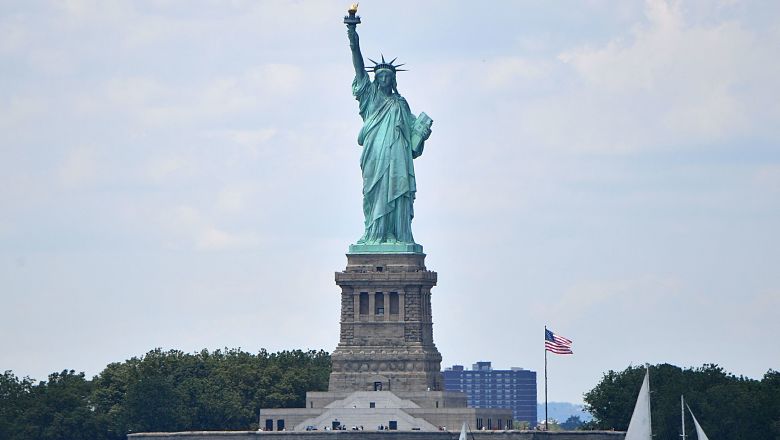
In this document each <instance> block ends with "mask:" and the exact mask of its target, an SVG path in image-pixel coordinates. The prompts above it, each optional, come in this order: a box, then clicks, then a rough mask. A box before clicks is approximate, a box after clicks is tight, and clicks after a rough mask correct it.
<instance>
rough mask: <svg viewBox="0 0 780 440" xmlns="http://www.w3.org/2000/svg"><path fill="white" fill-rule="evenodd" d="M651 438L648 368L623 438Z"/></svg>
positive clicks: (626, 439)
mask: <svg viewBox="0 0 780 440" xmlns="http://www.w3.org/2000/svg"><path fill="white" fill-rule="evenodd" d="M652 438H653V437H652V430H651V428H650V370H648V371H646V372H645V380H644V381H642V388H640V389H639V396H637V398H636V405H635V406H634V413H633V414H632V415H631V421H630V422H628V431H626V437H625V440H652Z"/></svg>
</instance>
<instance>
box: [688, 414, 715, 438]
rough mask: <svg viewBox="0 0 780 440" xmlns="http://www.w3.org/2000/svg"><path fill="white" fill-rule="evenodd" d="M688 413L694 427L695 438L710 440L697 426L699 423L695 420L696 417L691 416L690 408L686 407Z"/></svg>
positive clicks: (699, 426)
mask: <svg viewBox="0 0 780 440" xmlns="http://www.w3.org/2000/svg"><path fill="white" fill-rule="evenodd" d="M688 411H690V413H691V417H693V425H694V426H696V437H697V438H698V439H699V440H710V439H708V438H707V434H705V433H704V430H703V429H701V425H699V421H698V420H696V416H695V415H693V411H691V407H690V406H689V407H688Z"/></svg>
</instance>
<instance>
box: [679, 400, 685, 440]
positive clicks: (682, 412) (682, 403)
mask: <svg viewBox="0 0 780 440" xmlns="http://www.w3.org/2000/svg"><path fill="white" fill-rule="evenodd" d="M680 420H681V421H682V434H680V437H682V440H685V399H684V398H683V395H682V394H680Z"/></svg>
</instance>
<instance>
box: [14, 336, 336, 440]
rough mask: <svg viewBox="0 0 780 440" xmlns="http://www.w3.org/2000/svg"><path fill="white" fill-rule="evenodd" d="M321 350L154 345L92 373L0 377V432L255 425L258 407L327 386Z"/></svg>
mask: <svg viewBox="0 0 780 440" xmlns="http://www.w3.org/2000/svg"><path fill="white" fill-rule="evenodd" d="M329 374H330V355H329V354H328V353H327V352H325V351H322V350H321V351H301V350H292V351H281V352H278V353H268V352H267V351H266V350H260V351H259V352H258V353H256V354H253V353H248V352H245V351H242V350H240V349H225V350H215V351H212V352H210V351H208V350H203V351H201V352H199V353H184V352H182V351H178V350H169V351H163V350H161V349H156V350H152V351H150V352H149V353H147V354H146V355H144V356H141V357H133V358H132V359H129V360H127V361H124V362H117V363H112V364H110V365H108V366H107V367H106V368H105V369H104V370H103V371H102V372H100V374H98V375H97V376H95V377H94V378H92V379H88V378H86V377H85V375H84V373H76V372H75V371H73V370H65V371H62V372H59V373H53V374H50V375H49V377H48V380H46V381H41V382H38V381H35V380H33V379H30V378H28V377H24V378H19V377H17V376H16V375H14V374H13V372H11V371H5V372H4V373H3V374H2V375H1V376H0V439H4V440H27V439H30V440H32V439H36V440H39V439H40V440H60V439H61V440H66V439H67V440H80V439H85V440H86V439H90V440H118V439H123V440H124V439H125V438H126V435H127V434H128V433H131V432H150V431H190V430H247V429H257V427H258V411H259V409H260V408H289V407H301V408H302V407H304V406H305V393H306V391H324V390H327V387H328V375H329Z"/></svg>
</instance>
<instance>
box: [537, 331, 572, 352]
mask: <svg viewBox="0 0 780 440" xmlns="http://www.w3.org/2000/svg"><path fill="white" fill-rule="evenodd" d="M571 344H572V341H571V339H568V338H564V337H563V336H558V335H556V334H555V333H553V332H552V331H550V330H547V329H545V331H544V349H545V350H547V351H550V352H552V353H555V354H574V352H573V351H572V350H571Z"/></svg>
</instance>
